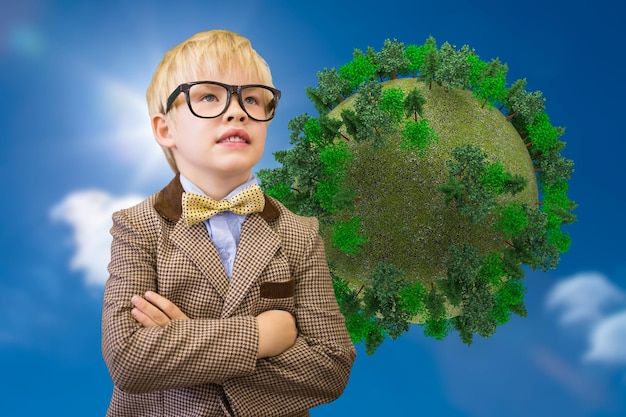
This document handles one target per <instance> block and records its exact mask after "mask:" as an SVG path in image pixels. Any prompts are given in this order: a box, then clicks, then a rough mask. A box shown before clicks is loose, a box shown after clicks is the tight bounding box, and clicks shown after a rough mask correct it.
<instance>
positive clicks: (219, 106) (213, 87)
mask: <svg viewBox="0 0 626 417" xmlns="http://www.w3.org/2000/svg"><path fill="white" fill-rule="evenodd" d="M227 98H228V90H227V89H226V88H225V87H222V86H221V85H217V84H194V85H192V86H191V88H189V103H190V104H191V108H192V110H193V111H194V113H196V114H197V115H198V116H200V117H216V116H219V115H220V113H222V112H223V111H224V108H225V107H226V102H227Z"/></svg>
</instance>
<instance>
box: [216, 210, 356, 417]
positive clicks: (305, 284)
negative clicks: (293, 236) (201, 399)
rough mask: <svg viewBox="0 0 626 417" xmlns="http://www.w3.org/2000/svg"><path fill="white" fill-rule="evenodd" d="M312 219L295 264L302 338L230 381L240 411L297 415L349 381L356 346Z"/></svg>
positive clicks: (332, 397)
mask: <svg viewBox="0 0 626 417" xmlns="http://www.w3.org/2000/svg"><path fill="white" fill-rule="evenodd" d="M309 220H310V228H309V229H308V235H307V236H305V242H306V244H305V245H304V250H303V251H302V253H298V254H296V255H297V259H299V262H298V263H297V265H296V266H295V268H294V269H293V271H294V272H293V273H294V275H295V276H294V278H295V280H296V299H295V316H296V325H297V327H298V338H297V340H296V343H295V344H294V346H292V347H291V348H290V349H288V350H287V351H285V352H284V353H282V354H280V355H278V356H274V357H270V358H265V359H260V360H258V361H257V367H256V371H255V372H254V373H253V374H250V375H246V376H242V377H235V378H232V379H228V380H226V381H224V391H225V393H226V395H227V397H228V399H229V401H230V403H231V406H232V407H233V409H234V410H235V411H236V412H237V413H238V415H240V416H260V415H262V416H266V417H271V416H285V415H291V414H293V413H297V412H298V411H302V410H306V409H309V408H311V407H314V406H316V405H319V404H323V403H326V402H330V401H333V400H335V399H336V398H337V397H339V395H340V394H341V393H342V392H343V390H344V388H345V386H346V384H347V382H348V377H349V375H350V370H351V368H352V364H353V362H354V360H355V357H356V350H355V349H354V345H353V344H352V342H351V340H350V336H349V334H348V332H347V330H346V326H345V320H344V317H343V315H342V314H341V312H340V311H339V307H338V304H337V300H336V298H335V294H334V290H333V286H332V282H331V278H330V273H329V270H328V264H327V260H326V256H325V252H324V244H323V241H322V238H321V236H320V235H319V232H318V223H317V220H316V219H314V218H312V219H309ZM301 239H302V238H301Z"/></svg>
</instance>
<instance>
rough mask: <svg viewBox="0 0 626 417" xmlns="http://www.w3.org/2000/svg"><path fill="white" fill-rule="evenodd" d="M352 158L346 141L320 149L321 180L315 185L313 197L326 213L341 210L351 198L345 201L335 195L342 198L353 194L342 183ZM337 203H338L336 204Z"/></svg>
mask: <svg viewBox="0 0 626 417" xmlns="http://www.w3.org/2000/svg"><path fill="white" fill-rule="evenodd" d="M353 159H354V157H353V155H352V153H351V152H350V149H349V148H348V145H347V144H346V142H337V143H336V144H334V145H330V146H327V147H325V148H324V149H322V150H321V151H320V155H319V161H320V164H321V180H320V181H319V183H318V185H317V190H316V192H315V198H316V199H317V201H319V204H320V206H322V208H324V210H326V211H327V212H328V213H331V214H332V213H336V212H338V211H341V210H342V209H344V208H346V205H349V204H350V201H351V200H352V198H350V197H349V198H348V199H347V201H346V200H345V199H343V200H339V199H337V196H338V195H339V196H340V198H342V197H344V196H345V195H348V196H352V195H353V194H354V193H352V192H351V190H348V189H346V186H345V185H344V180H345V178H346V176H347V175H348V172H349V169H350V164H351V163H352V160H353ZM338 203H340V204H339V205H338Z"/></svg>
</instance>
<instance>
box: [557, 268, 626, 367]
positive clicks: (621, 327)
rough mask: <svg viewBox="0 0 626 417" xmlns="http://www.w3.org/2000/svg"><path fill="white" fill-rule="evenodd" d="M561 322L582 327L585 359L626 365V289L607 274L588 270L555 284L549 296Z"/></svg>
mask: <svg viewBox="0 0 626 417" xmlns="http://www.w3.org/2000/svg"><path fill="white" fill-rule="evenodd" d="M546 306H547V307H548V308H549V309H558V310H560V314H561V315H560V318H559V321H560V323H561V324H562V325H568V326H582V328H583V330H584V331H585V337H586V338H587V339H588V344H589V349H588V351H587V352H586V353H585V354H584V355H583V359H584V360H585V361H586V362H596V363H605V364H610V365H626V292H625V291H624V290H622V289H620V288H618V287H617V286H615V285H614V284H612V283H611V282H610V280H609V279H608V278H606V277H605V276H604V275H602V274H600V273H596V272H585V273H580V274H577V275H574V276H572V277H570V278H566V279H564V280H562V281H561V282H559V283H558V284H556V285H555V286H554V288H553V289H552V290H551V291H550V293H549V294H548V296H547V298H546Z"/></svg>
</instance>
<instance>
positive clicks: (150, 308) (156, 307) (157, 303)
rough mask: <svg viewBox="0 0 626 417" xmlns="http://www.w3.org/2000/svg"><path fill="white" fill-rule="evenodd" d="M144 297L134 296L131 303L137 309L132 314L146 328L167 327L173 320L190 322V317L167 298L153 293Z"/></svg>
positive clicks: (150, 292)
mask: <svg viewBox="0 0 626 417" xmlns="http://www.w3.org/2000/svg"><path fill="white" fill-rule="evenodd" d="M144 297H145V298H144ZM144 297H141V296H139V295H134V296H133V298H131V300H130V301H131V302H132V303H133V305H134V306H135V308H133V309H132V310H131V312H130V313H131V314H132V316H133V318H134V319H135V320H137V321H138V322H139V323H141V324H143V325H144V326H145V327H154V326H159V327H165V326H167V325H168V324H169V322H170V321H171V320H189V317H187V316H186V315H185V313H183V312H182V311H180V309H179V308H178V307H176V305H174V303H172V302H171V301H169V300H168V299H167V298H165V297H162V296H160V295H159V294H157V293H154V292H152V291H148V292H146V293H145V294H144Z"/></svg>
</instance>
